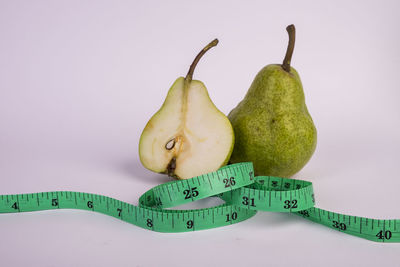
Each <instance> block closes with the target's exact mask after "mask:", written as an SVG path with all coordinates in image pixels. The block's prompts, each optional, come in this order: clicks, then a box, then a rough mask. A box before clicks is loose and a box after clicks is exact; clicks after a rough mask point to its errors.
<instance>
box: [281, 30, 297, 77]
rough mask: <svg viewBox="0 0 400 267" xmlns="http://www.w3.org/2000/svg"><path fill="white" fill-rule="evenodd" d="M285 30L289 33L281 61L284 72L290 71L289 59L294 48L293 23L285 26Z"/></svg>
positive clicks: (294, 32) (294, 34) (294, 31)
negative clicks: (283, 57) (284, 53)
mask: <svg viewBox="0 0 400 267" xmlns="http://www.w3.org/2000/svg"><path fill="white" fill-rule="evenodd" d="M286 31H287V32H288V34H289V44H288V47H287V50H286V55H285V59H284V60H283V63H282V68H283V69H284V70H285V71H286V72H290V61H291V60H292V55H293V50H294V43H295V40H296V28H295V27H294V25H293V24H291V25H289V26H287V27H286Z"/></svg>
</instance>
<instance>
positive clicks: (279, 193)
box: [0, 162, 400, 242]
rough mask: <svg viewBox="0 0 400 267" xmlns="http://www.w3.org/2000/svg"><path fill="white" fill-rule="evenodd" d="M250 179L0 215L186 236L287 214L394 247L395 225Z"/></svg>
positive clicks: (211, 177)
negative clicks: (105, 218)
mask: <svg viewBox="0 0 400 267" xmlns="http://www.w3.org/2000/svg"><path fill="white" fill-rule="evenodd" d="M253 174H254V172H253V165H252V163H248V162H246V163H239V164H233V165H228V166H225V167H222V168H221V169H219V170H217V171H215V172H211V173H208V174H204V175H200V176H197V177H194V178H192V179H188V180H179V181H172V182H169V183H165V184H161V185H158V186H156V187H154V188H152V189H150V190H149V191H147V192H146V193H144V194H143V195H142V196H141V197H140V198H139V206H134V205H132V204H129V203H126V202H123V201H119V200H117V199H114V198H110V197H106V196H102V195H97V194H89V193H80V192H71V191H54V192H44V193H32V194H17V195H0V213H15V212H25V211H38V210H49V209H82V210H91V211H96V212H100V213H103V214H106V215H109V216H113V217H116V218H118V219H121V220H123V221H125V222H129V223H132V224H134V225H137V226H139V227H143V228H145V229H149V230H153V231H157V232H189V231H196V230H203V229H209V228H215V227H220V226H226V225H230V224H234V223H237V222H241V221H244V220H246V219H248V218H250V217H252V216H254V215H255V214H256V212H257V211H274V212H290V213H293V214H296V215H299V216H301V217H303V218H305V219H308V220H311V221H314V222H317V223H320V224H322V225H325V226H328V227H330V228H333V229H335V230H338V231H340V232H343V233H347V234H350V235H355V236H358V237H362V238H365V239H368V240H372V241H376V242H400V220H378V219H370V218H364V217H357V216H350V215H343V214H339V213H335V212H330V211H327V210H323V209H319V208H315V207H314V203H315V199H314V193H313V188H312V183H311V182H307V181H302V180H294V179H285V178H279V177H273V176H257V177H254V175H253ZM206 197H220V198H221V199H223V200H224V201H225V203H224V204H222V205H219V206H216V207H212V208H204V209H195V210H172V209H167V208H170V207H174V206H178V205H181V204H185V203H188V202H192V201H196V200H199V199H203V198H206Z"/></svg>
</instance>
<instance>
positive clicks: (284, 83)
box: [228, 44, 317, 177]
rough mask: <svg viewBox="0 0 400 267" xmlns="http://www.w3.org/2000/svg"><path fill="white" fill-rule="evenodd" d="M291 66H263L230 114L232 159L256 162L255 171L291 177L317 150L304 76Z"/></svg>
mask: <svg viewBox="0 0 400 267" xmlns="http://www.w3.org/2000/svg"><path fill="white" fill-rule="evenodd" d="M293 45H294V44H293ZM287 67H288V68H290V71H289V72H288V71H285V70H284V69H283V67H282V65H279V64H273V65H268V66H266V67H264V68H263V69H262V70H261V71H260V72H259V73H258V74H257V76H256V77H255V79H254V81H253V83H252V84H251V86H250V89H249V90H248V92H247V94H246V96H245V98H244V99H243V100H242V101H241V102H240V103H239V104H238V105H237V107H236V108H234V109H233V110H232V111H231V112H230V113H229V115H228V118H229V120H230V121H231V124H232V126H233V129H234V133H235V145H234V149H233V152H232V155H231V159H230V162H231V163H236V162H245V161H252V162H253V165H254V169H255V175H266V176H279V177H291V176H292V175H293V174H295V173H297V172H298V171H299V170H301V169H302V168H303V166H304V165H305V164H306V163H307V162H308V161H309V160H310V158H311V156H312V155H313V153H314V151H315V148H316V144H317V131H316V128H315V126H314V123H313V120H312V118H311V116H310V114H309V112H308V110H307V106H306V104H305V98H304V92H303V86H302V83H301V81H300V77H299V75H298V73H297V71H296V70H295V69H294V68H292V67H290V65H289V66H287Z"/></svg>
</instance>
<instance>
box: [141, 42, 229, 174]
mask: <svg viewBox="0 0 400 267" xmlns="http://www.w3.org/2000/svg"><path fill="white" fill-rule="evenodd" d="M210 44H211V43H210ZM206 48H207V47H206ZM206 48H205V49H206ZM209 48H210V47H208V49H209ZM208 49H207V50H208ZM202 52H203V54H204V49H203V50H202ZM202 52H201V53H202ZM201 53H200V54H199V55H200V57H201V56H202V54H201ZM198 57H199V56H198ZM198 57H196V59H197V61H198V59H199V58H198ZM195 63H197V62H196V60H195ZM192 66H193V64H192ZM194 66H195V65H194ZM191 70H192V71H189V74H190V75H189V74H188V76H187V77H186V78H183V77H180V78H178V79H177V80H176V81H175V82H174V84H173V85H172V86H171V88H170V89H169V91H168V95H167V97H166V99H165V101H164V104H163V105H162V106H161V108H160V109H159V110H158V112H157V113H156V114H154V115H153V117H152V118H151V119H150V120H149V122H148V123H147V125H146V127H145V128H144V130H143V132H142V135H141V137H140V141H139V157H140V160H141V162H142V164H143V166H144V167H146V168H147V169H149V170H152V171H154V172H159V173H166V174H168V175H170V176H173V177H175V178H178V179H188V178H191V177H195V176H198V175H201V174H204V173H207V172H211V171H215V170H217V169H218V168H220V167H221V166H223V165H225V164H226V163H227V162H228V160H229V158H230V155H231V153H232V150H233V145H234V133H233V128H232V126H231V123H230V121H229V120H228V118H227V117H226V116H225V115H224V114H223V113H222V112H221V111H219V110H218V109H217V108H216V106H215V105H214V103H213V102H212V101H211V99H210V97H209V95H208V92H207V89H206V87H205V85H204V84H203V83H202V82H201V81H197V80H192V79H191V75H192V73H193V70H194V67H193V68H192V67H191Z"/></svg>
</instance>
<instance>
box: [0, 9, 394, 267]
mask: <svg viewBox="0 0 400 267" xmlns="http://www.w3.org/2000/svg"><path fill="white" fill-rule="evenodd" d="M322 2H324V3H322ZM399 9H400V4H399V2H396V1H352V2H351V3H350V1H331V2H327V1H319V2H317V1H302V3H295V2H294V1H293V2H290V1H269V2H267V1H258V2H256V1H251V2H250V1H247V2H244V1H240V2H239V1H238V2H234V1H225V2H223V1H218V2H217V1H201V3H200V2H199V3H198V4H194V3H189V2H188V1H181V2H178V1H175V2H172V1H169V3H166V2H161V1H160V2H158V3H157V2H152V3H144V1H143V2H133V1H1V2H0V147H1V150H0V177H1V180H0V185H1V186H0V194H11V193H27V192H37V191H48V190H75V191H86V192H95V193H99V194H104V195H107V196H112V197H115V198H118V199H121V200H124V201H128V202H131V203H134V204H137V199H138V197H139V196H140V195H141V194H142V193H143V192H145V191H146V190H147V189H149V188H151V187H153V186H155V185H157V184H159V183H161V182H165V181H167V180H168V178H167V177H164V176H161V175H157V174H153V173H151V172H149V171H147V170H145V169H144V168H143V167H142V166H141V164H140V163H139V161H138V158H137V156H138V153H137V145H138V139H139V135H140V133H141V131H142V129H143V127H144V125H145V123H146V122H147V120H148V119H149V118H150V116H151V115H152V114H153V113H154V112H155V111H156V110H157V109H158V108H159V107H160V105H161V104H162V101H163V100H164V98H165V96H166V93H167V90H168V88H169V87H170V85H171V84H172V83H173V81H174V80H175V79H176V78H177V77H178V76H182V75H185V74H186V72H187V69H188V67H189V65H190V63H191V61H192V60H193V58H194V56H195V55H196V54H197V52H198V51H199V50H200V49H201V48H202V47H203V46H204V45H205V44H207V43H208V42H209V41H210V40H212V39H213V38H215V37H218V38H219V40H220V44H219V45H218V47H216V48H213V49H212V50H210V51H209V53H208V54H207V55H206V56H205V57H204V58H203V60H202V61H201V62H200V64H199V65H198V68H197V70H196V73H195V75H194V76H195V79H199V80H202V81H203V82H205V84H206V86H207V87H208V89H209V93H210V96H211V97H212V99H213V101H214V103H215V104H216V105H217V107H219V108H220V109H221V110H222V111H223V112H225V113H228V112H229V111H230V110H231V109H232V108H233V107H235V106H236V104H237V103H238V101H239V100H241V99H242V98H243V96H244V94H245V92H246V91H247V89H248V87H249V86H250V83H251V81H252V80H253V78H254V76H255V75H256V73H257V72H258V71H259V70H260V69H261V68H262V67H263V66H264V65H266V64H270V63H280V62H281V61H282V59H283V56H284V52H285V49H286V45H287V34H286V32H285V27H286V25H288V24H290V23H294V24H295V25H296V27H297V42H296V49H295V52H294V57H293V60H292V63H293V66H294V67H295V68H296V69H297V70H298V71H299V73H300V76H301V78H302V81H303V85H304V88H305V94H306V101H307V105H308V108H309V111H310V113H311V114H312V117H313V119H314V121H315V124H316V127H317V129H318V138H319V139H318V147H317V150H316V152H315V154H314V156H313V158H312V160H311V161H310V162H309V164H308V165H307V166H306V167H305V168H304V169H303V170H302V171H301V172H300V173H298V174H297V175H296V176H295V177H296V178H299V179H305V180H310V181H312V182H313V183H314V191H315V193H316V200H317V205H318V207H321V208H324V209H329V210H332V211H336V212H342V213H346V214H352V215H358V216H367V217H374V218H400V212H399V205H398V203H399V200H400V197H399V188H400V187H399V186H400V179H399V177H398V176H399V172H398V165H399V163H398V162H399V149H400V134H399V133H400V127H399V126H400V106H399V104H398V102H399V99H400V93H399V79H398V66H399V63H400V53H399V50H398V48H399V47H400V34H399V23H400V17H399V16H398V10H399ZM0 237H1V242H0V262H1V265H2V266H161V265H162V266H191V267H193V266H204V265H206V264H207V265H209V266H217V265H221V266H266V263H267V262H268V263H270V264H271V265H272V266H338V265H342V266H343V265H344V266H378V265H382V266H399V265H400V262H399V248H400V245H399V244H380V243H374V242H370V241H366V240H363V239H360V238H357V237H353V236H349V235H345V234H342V233H339V232H336V231H333V230H331V229H329V228H326V227H324V226H321V225H318V224H315V223H312V222H308V221H306V220H303V219H302V218H300V217H297V216H290V215H289V214H276V213H262V212H259V213H258V214H257V215H256V216H255V217H254V218H252V219H250V220H248V221H245V222H243V223H239V224H236V225H233V226H229V227H224V228H217V229H213V230H208V231H199V232H194V233H184V234H160V233H154V232H150V231H148V230H144V229H141V228H138V227H136V226H133V225H130V224H128V223H124V222H121V221H118V220H116V219H114V218H111V217H107V216H104V215H101V214H96V213H91V212H84V211H73V210H60V211H43V212H34V213H24V214H7V215H0Z"/></svg>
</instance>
